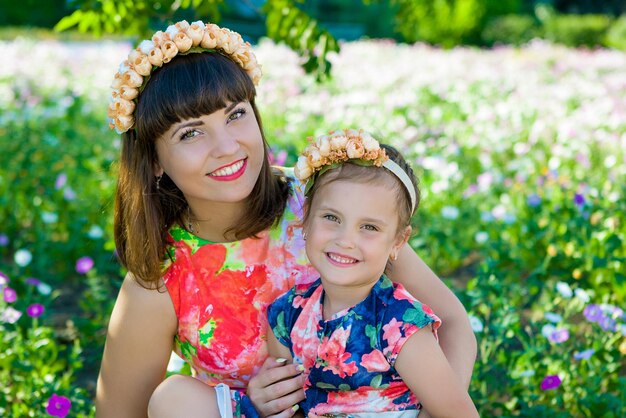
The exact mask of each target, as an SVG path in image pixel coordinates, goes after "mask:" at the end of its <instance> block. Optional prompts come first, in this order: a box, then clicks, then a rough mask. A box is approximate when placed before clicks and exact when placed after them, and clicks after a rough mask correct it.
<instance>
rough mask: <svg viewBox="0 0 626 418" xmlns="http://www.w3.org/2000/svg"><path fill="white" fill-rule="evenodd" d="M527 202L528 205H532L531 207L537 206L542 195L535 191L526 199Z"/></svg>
mask: <svg viewBox="0 0 626 418" xmlns="http://www.w3.org/2000/svg"><path fill="white" fill-rule="evenodd" d="M526 203H528V206H530V207H531V208H536V207H537V206H539V205H540V204H541V197H539V195H536V194H534V193H533V194H531V195H530V196H528V199H526Z"/></svg>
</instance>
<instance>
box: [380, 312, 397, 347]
mask: <svg viewBox="0 0 626 418" xmlns="http://www.w3.org/2000/svg"><path fill="white" fill-rule="evenodd" d="M401 327H402V322H401V321H398V320H397V319H396V318H393V319H392V320H391V321H390V322H389V323H388V324H387V325H384V326H383V339H385V340H387V344H388V346H389V348H390V349H393V347H395V346H396V344H397V343H398V341H400V338H402V333H401V332H400V328H401Z"/></svg>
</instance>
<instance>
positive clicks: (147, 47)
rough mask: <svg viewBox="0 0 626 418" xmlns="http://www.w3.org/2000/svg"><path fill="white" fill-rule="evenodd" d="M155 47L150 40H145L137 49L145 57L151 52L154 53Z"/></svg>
mask: <svg viewBox="0 0 626 418" xmlns="http://www.w3.org/2000/svg"><path fill="white" fill-rule="evenodd" d="M154 47H155V45H154V42H152V41H151V40H149V39H145V40H143V41H141V43H140V44H139V46H138V47H137V49H138V50H140V51H141V52H143V53H144V54H145V55H149V54H150V51H152V50H153V49H154Z"/></svg>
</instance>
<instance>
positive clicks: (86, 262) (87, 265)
mask: <svg viewBox="0 0 626 418" xmlns="http://www.w3.org/2000/svg"><path fill="white" fill-rule="evenodd" d="M92 268H93V259H92V258H91V257H88V256H85V257H81V258H79V259H78V260H76V272H77V273H79V274H86V273H87V272H88V271H89V270H91V269H92Z"/></svg>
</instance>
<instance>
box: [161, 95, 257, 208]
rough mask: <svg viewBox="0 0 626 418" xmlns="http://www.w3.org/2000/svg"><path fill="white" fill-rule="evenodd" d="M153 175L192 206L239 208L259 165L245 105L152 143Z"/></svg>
mask: <svg viewBox="0 0 626 418" xmlns="http://www.w3.org/2000/svg"><path fill="white" fill-rule="evenodd" d="M156 151H157V157H158V164H157V166H156V168H155V175H157V176H158V175H161V174H162V173H165V174H167V175H168V177H169V178H170V179H172V181H173V182H174V183H175V184H176V186H177V187H178V188H179V189H180V190H181V191H182V192H183V194H184V195H185V198H186V199H187V201H188V202H190V204H191V203H192V202H197V203H200V204H201V202H221V203H238V202H241V201H243V200H244V199H245V198H247V197H248V195H249V194H250V192H251V191H252V188H253V187H254V185H255V184H256V181H257V179H258V176H259V173H260V171H261V167H262V165H263V155H264V146H263V138H262V136H261V130H260V128H259V124H258V122H257V120H256V117H255V114H254V111H253V109H252V106H251V105H250V103H248V102H241V103H229V104H228V105H227V106H226V107H225V108H224V109H220V110H217V111H215V112H213V113H211V114H210V115H205V116H201V117H199V118H193V119H186V120H183V121H180V122H178V123H176V124H174V125H172V126H171V127H170V129H169V130H168V131H166V132H165V133H164V134H163V135H161V136H160V137H159V138H158V139H157V141H156Z"/></svg>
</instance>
